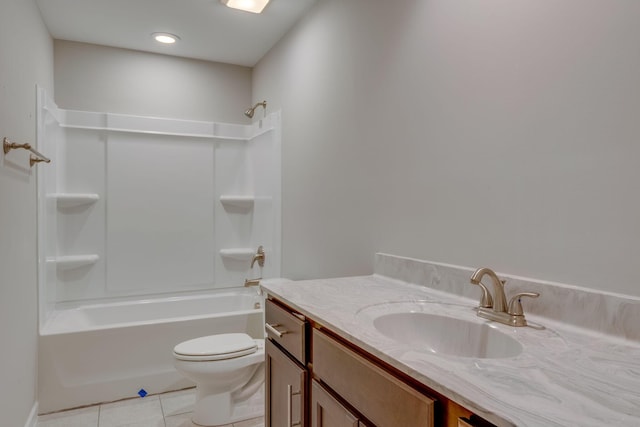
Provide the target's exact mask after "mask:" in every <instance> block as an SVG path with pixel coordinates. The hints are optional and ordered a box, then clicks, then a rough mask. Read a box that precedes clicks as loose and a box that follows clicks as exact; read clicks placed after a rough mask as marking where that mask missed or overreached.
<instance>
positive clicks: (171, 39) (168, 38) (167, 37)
mask: <svg viewBox="0 0 640 427" xmlns="http://www.w3.org/2000/svg"><path fill="white" fill-rule="evenodd" d="M151 36H152V37H153V38H154V39H155V41H157V42H160V43H164V44H173V43H175V42H177V41H178V40H180V37H178V36H176V35H175V34H169V33H153V34H151Z"/></svg>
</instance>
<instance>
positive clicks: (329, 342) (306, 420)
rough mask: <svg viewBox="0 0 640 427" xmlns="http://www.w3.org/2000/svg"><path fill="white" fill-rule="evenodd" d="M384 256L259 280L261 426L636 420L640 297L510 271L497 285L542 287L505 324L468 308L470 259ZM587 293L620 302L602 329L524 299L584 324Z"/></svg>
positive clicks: (548, 425) (472, 293) (639, 411)
mask: <svg viewBox="0 0 640 427" xmlns="http://www.w3.org/2000/svg"><path fill="white" fill-rule="evenodd" d="M377 257H378V255H377ZM385 257H386V258H384V259H378V258H377V259H376V274H374V275H372V276H362V277H347V278H335V279H323V280H307V281H298V282H288V283H278V284H266V285H263V290H264V291H265V293H266V294H267V296H268V300H267V303H266V307H265V311H266V313H265V316H266V323H267V326H266V329H267V335H268V340H267V343H266V353H267V356H266V359H267V364H266V389H265V391H266V396H267V397H266V400H267V402H266V403H267V407H266V414H265V421H266V425H267V426H270V427H282V426H287V427H288V426H302V427H321V426H322V427H329V426H330V427H342V426H376V427H403V426H410V427H417V426H425V427H427V426H436V427H467V426H485V425H494V426H498V427H505V426H524V427H527V426H529V427H532V426H545V427H552V426H564V427H569V426H571V427H573V426H580V427H585V426H593V427H596V426H602V425H608V426H629V425H640V375H638V372H640V340H639V339H638V337H636V336H635V335H633V334H635V333H637V332H638V331H637V327H635V326H634V325H637V324H638V323H637V322H636V320H637V317H636V316H637V315H638V313H639V312H640V301H637V300H634V299H624V298H623V299H619V300H618V299H616V298H618V297H617V296H613V297H609V296H604V297H603V296H600V295H585V293H584V292H582V291H581V290H580V289H577V288H575V289H574V288H571V289H564V288H562V289H561V288H557V289H556V288H554V287H553V286H551V285H549V284H548V283H544V284H542V285H540V284H538V283H536V282H524V280H523V279H516V278H508V280H507V285H506V293H507V295H508V296H510V295H514V294H517V293H520V292H526V291H535V292H538V293H540V295H541V296H540V298H539V299H536V300H535V302H531V304H528V305H526V306H525V311H526V314H527V320H528V322H529V326H528V327H513V326H509V325H503V324H499V323H496V322H492V321H488V320H486V319H482V318H480V317H478V316H477V314H476V311H477V310H476V308H477V305H478V297H479V294H478V288H477V287H476V286H473V285H471V284H470V283H469V277H470V276H471V274H472V272H473V270H472V269H462V268H461V269H459V271H458V269H457V268H453V267H451V266H442V265H434V264H431V263H427V262H419V261H417V260H406V259H400V258H393V257H391V256H388V257H387V256H385ZM381 264H383V266H384V269H381V268H379V267H380V265H381ZM415 268H417V269H418V271H416V270H415ZM501 278H502V277H501ZM465 293H466V294H465ZM574 294H575V295H574ZM548 296H550V299H545V298H546V297H548ZM470 297H471V298H470ZM591 298H596V301H599V303H600V304H602V305H603V306H604V307H605V308H606V309H612V308H619V313H620V314H619V315H618V317H616V319H615V322H617V323H616V324H615V325H614V326H613V327H612V328H611V330H612V331H613V332H611V335H609V334H604V333H602V332H601V331H597V332H596V331H590V330H586V329H584V328H582V329H579V328H577V327H576V326H574V325H571V324H569V323H568V321H570V319H569V318H567V319H568V320H567V323H565V319H560V321H559V320H558V319H553V318H549V317H547V316H542V315H539V314H538V313H541V312H544V310H540V309H539V311H538V313H535V310H534V309H533V308H532V307H534V306H533V304H539V303H542V304H543V305H542V307H546V308H545V309H550V310H552V311H553V313H559V315H562V316H567V312H568V311H573V310H575V313H574V314H573V315H574V316H577V317H576V319H578V320H580V321H581V322H582V323H583V324H586V323H587V322H586V321H582V319H581V318H580V317H579V316H590V317H591V318H593V317H594V310H591V311H589V312H588V313H585V310H584V309H583V308H584V304H591V303H592V302H590V299H591ZM598 298H600V299H599V300H598ZM602 298H605V299H606V300H603V299H602ZM554 301H558V302H556V303H555V304H562V306H563V307H564V308H565V310H564V311H562V310H558V309H557V305H556V306H553V304H554ZM527 302H529V301H527ZM594 304H595V303H594ZM603 310H604V309H603ZM604 311H605V314H606V310H604ZM545 314H546V313H545ZM578 320H576V322H577V321H578ZM440 321H442V322H443V323H438V324H436V323H432V322H440ZM420 322H421V323H420ZM452 325H453V326H455V327H452ZM456 325H458V326H459V325H462V326H464V327H465V328H467V329H464V328H463V329H460V328H458V326H456ZM456 328H457V329H456ZM425 330H436V331H439V332H440V335H438V334H436V335H432V334H430V333H426V334H425V333H424V332H425ZM461 330H462V331H463V332H462V333H461V332H460V331H461ZM464 331H468V332H471V333H470V334H468V335H466V336H465V335H464ZM620 331H624V332H621V333H625V334H630V336H629V337H628V338H627V337H620V336H614V333H615V332H620ZM456 335H458V336H456ZM425 336H428V337H429V338H428V339H430V340H432V341H431V342H426V341H425ZM449 338H453V339H449ZM434 340H435V341H434ZM438 341H443V342H444V341H449V342H453V343H454V344H455V345H454V346H453V347H446V346H443V347H440V346H438V345H437V344H438ZM476 341H477V343H476ZM434 343H435V344H436V345H432V344H434Z"/></svg>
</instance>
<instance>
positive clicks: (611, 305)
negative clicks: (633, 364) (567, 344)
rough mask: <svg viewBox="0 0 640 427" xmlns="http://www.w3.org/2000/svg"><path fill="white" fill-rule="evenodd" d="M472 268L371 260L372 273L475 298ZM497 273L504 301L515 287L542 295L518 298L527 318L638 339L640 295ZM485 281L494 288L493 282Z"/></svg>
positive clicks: (516, 290)
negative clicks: (502, 285)
mask: <svg viewBox="0 0 640 427" xmlns="http://www.w3.org/2000/svg"><path fill="white" fill-rule="evenodd" d="M477 267H478V268H479V267H489V268H491V266H490V265H483V266H477ZM474 271H475V268H469V267H460V266H456V265H450V264H443V263H437V262H432V261H423V260H418V259H413V258H405V257H400V256H395V255H389V254H383V253H378V254H376V255H375V263H374V274H375V275H379V276H383V277H386V278H389V279H393V280H398V281H401V282H405V283H411V284H414V285H419V286H425V287H427V288H429V289H433V290H436V291H440V292H445V293H448V294H454V295H457V296H459V297H463V298H468V299H471V300H475V301H478V300H479V299H480V295H481V292H480V288H479V287H478V286H474V285H472V284H471V283H470V282H469V278H470V277H471V275H472V274H473V272H474ZM496 273H497V274H498V276H499V277H500V278H501V279H506V280H507V283H506V285H505V293H506V295H507V301H508V300H509V298H510V297H511V296H512V295H515V294H517V293H519V292H538V293H539V294H540V297H539V298H536V299H529V298H525V299H523V300H522V305H523V307H524V312H525V315H526V316H527V318H528V319H529V318H532V319H533V320H535V317H540V318H544V319H548V320H550V321H552V322H559V323H562V324H563V326H565V327H567V326H572V327H575V328H579V329H581V330H587V331H589V332H592V333H600V334H606V335H608V336H614V337H618V338H622V339H626V340H632V341H636V342H640V327H639V326H638V325H640V298H636V297H632V296H628V295H618V294H613V293H607V292H600V291H595V290H591V289H587V288H581V287H578V286H572V285H565V284H560V283H553V282H547V281H542V280H535V279H529V278H524V277H518V276H512V275H509V274H502V273H500V272H497V271H496ZM487 285H488V287H489V289H490V290H491V291H492V292H493V290H492V286H491V284H490V283H487Z"/></svg>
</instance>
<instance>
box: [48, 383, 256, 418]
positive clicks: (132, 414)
mask: <svg viewBox="0 0 640 427" xmlns="http://www.w3.org/2000/svg"><path fill="white" fill-rule="evenodd" d="M194 403H195V389H193V388H192V389H188V390H182V391H176V392H171V393H164V394H159V395H155V396H147V397H144V398H136V399H128V400H122V401H119V402H113V403H103V404H102V405H95V406H89V407H87V408H81V409H74V410H71V411H65V412H58V413H55V414H49V415H42V416H40V417H38V424H37V425H36V426H37V427H199V426H198V425H197V424H194V423H192V422H191V411H192V410H193V406H194ZM224 427H264V419H263V418H262V417H261V418H256V419H253V420H248V421H242V422H238V423H233V424H229V425H227V426H224Z"/></svg>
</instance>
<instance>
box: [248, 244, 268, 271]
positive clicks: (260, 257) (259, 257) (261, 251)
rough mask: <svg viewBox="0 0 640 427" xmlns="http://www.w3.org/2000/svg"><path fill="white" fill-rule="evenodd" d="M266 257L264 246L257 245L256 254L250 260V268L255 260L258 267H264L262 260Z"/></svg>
mask: <svg viewBox="0 0 640 427" xmlns="http://www.w3.org/2000/svg"><path fill="white" fill-rule="evenodd" d="M265 258H266V255H265V253H264V248H263V247H262V245H260V246H258V250H257V251H256V254H255V255H254V256H253V259H252V260H251V268H253V265H254V264H255V263H256V261H258V265H259V266H260V267H264V260H265Z"/></svg>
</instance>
